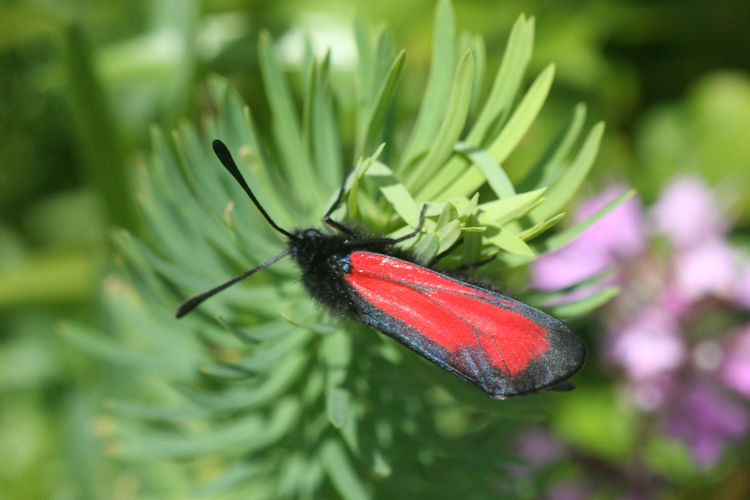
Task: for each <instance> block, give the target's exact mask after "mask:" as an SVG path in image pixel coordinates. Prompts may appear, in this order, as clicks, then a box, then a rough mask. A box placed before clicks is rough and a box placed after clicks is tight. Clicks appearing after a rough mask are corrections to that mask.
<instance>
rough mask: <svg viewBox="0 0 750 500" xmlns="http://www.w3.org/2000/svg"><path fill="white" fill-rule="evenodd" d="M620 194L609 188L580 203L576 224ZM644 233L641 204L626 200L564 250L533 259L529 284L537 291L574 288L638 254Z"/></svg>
mask: <svg viewBox="0 0 750 500" xmlns="http://www.w3.org/2000/svg"><path fill="white" fill-rule="evenodd" d="M623 191H624V188H622V187H610V188H608V189H606V190H605V191H604V192H603V193H602V194H600V195H598V196H596V197H594V198H591V199H589V200H587V201H584V202H583V204H582V205H581V206H580V208H579V209H578V211H577V214H576V217H575V219H576V221H582V220H585V219H587V218H588V217H590V216H591V215H593V214H594V213H595V212H596V211H598V210H599V209H601V208H602V207H603V206H604V205H606V204H607V203H609V202H611V201H612V200H613V199H615V198H616V197H617V196H619V195H620V194H622V192H623ZM645 231H646V224H645V221H644V217H643V210H642V208H641V202H640V200H639V199H638V198H630V199H629V200H627V201H626V202H625V203H623V204H621V205H620V206H618V207H617V208H615V209H614V210H613V211H612V212H610V213H609V214H607V215H606V216H605V217H603V218H602V219H601V220H599V221H598V222H596V223H595V224H593V225H592V226H591V227H589V228H588V229H587V230H586V231H584V232H583V234H581V235H580V236H579V237H578V238H576V239H575V240H574V241H572V242H571V243H569V244H568V245H566V246H565V247H563V248H561V249H560V250H557V251H555V252H550V253H546V254H544V255H542V256H541V257H540V258H539V259H537V261H536V262H535V263H534V265H533V266H532V269H531V284H532V286H533V287H534V288H537V289H540V290H558V289H560V288H565V287H568V286H571V285H575V284H576V283H578V282H580V281H583V280H585V279H587V278H590V277H592V276H594V275H596V274H597V273H599V272H602V271H604V270H605V269H607V268H608V267H610V266H611V265H612V264H614V263H615V262H618V261H619V260H621V259H622V258H623V257H628V256H632V255H635V254H638V253H640V252H642V251H643V249H644V248H645V245H646V233H645ZM594 291H595V290H594Z"/></svg>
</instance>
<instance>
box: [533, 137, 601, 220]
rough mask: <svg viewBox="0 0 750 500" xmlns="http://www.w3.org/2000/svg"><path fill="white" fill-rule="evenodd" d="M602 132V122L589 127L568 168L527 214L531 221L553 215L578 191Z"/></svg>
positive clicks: (589, 167) (594, 156)
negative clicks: (586, 135)
mask: <svg viewBox="0 0 750 500" xmlns="http://www.w3.org/2000/svg"><path fill="white" fill-rule="evenodd" d="M603 133H604V124H603V123H598V124H596V125H595V126H594V127H593V128H592V129H591V132H589V135H588V137H586V141H585V142H584V143H583V146H582V147H581V150H580V151H579V152H578V155H577V156H576V158H575V160H573V163H572V165H571V166H570V168H568V170H567V171H566V172H565V173H564V174H563V175H562V176H561V177H560V178H559V179H558V181H557V182H555V184H554V185H552V186H551V187H550V188H549V191H547V196H546V200H545V201H544V203H542V204H541V205H539V206H538V207H537V208H536V209H534V210H532V211H531V213H530V214H529V216H530V217H531V219H532V220H533V221H535V222H539V221H541V220H543V219H547V218H549V217H551V216H553V215H555V213H556V212H558V211H559V210H560V209H561V208H563V207H564V206H565V205H566V204H567V203H568V202H569V201H570V199H571V198H572V197H573V195H574V194H575V193H576V191H578V188H579V187H580V186H581V183H583V180H584V179H585V178H586V175H587V174H588V173H589V170H590V169H591V166H592V165H593V164H594V159H595V158H596V153H597V151H598V150H599V142H600V141H601V139H602V134H603Z"/></svg>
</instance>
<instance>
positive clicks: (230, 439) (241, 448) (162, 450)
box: [117, 398, 299, 459]
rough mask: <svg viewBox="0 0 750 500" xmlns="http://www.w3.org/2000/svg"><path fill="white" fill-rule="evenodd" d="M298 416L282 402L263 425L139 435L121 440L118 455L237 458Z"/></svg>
mask: <svg viewBox="0 0 750 500" xmlns="http://www.w3.org/2000/svg"><path fill="white" fill-rule="evenodd" d="M298 415H299V405H298V403H296V402H294V401H293V400H292V399H291V398H285V399H284V400H282V401H281V402H280V403H279V404H278V405H277V406H276V408H275V410H274V412H273V413H272V414H271V415H270V416H269V417H268V419H267V421H265V422H264V421H263V419H262V418H261V417H259V416H257V415H250V416H246V417H243V418H241V419H235V420H234V421H230V422H225V423H224V424H223V425H221V426H216V427H214V428H213V429H212V430H211V431H209V432H205V433H203V434H197V435H193V436H188V435H186V434H185V433H175V432H172V433H169V432H167V431H162V432H151V433H139V434H136V435H132V436H127V439H123V440H122V442H121V444H120V449H119V452H118V453H117V455H118V456H119V457H122V458H128V459H146V458H189V457H194V456H199V455H204V454H208V453H214V452H217V451H221V452H222V453H223V454H237V453H243V452H249V451H252V450H259V449H262V448H265V447H267V446H269V445H271V444H273V443H274V442H276V441H277V440H278V439H279V438H280V437H281V436H282V435H283V433H284V432H285V431H286V430H287V429H288V428H289V427H290V426H291V425H292V424H293V423H294V422H295V421H296V419H297V416H298ZM238 420H239V421H238Z"/></svg>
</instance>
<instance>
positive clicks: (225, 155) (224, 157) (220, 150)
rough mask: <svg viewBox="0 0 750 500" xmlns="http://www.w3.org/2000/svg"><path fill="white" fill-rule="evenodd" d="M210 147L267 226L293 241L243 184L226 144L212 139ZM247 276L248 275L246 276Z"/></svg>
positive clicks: (287, 232)
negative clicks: (265, 221) (269, 225)
mask: <svg viewBox="0 0 750 500" xmlns="http://www.w3.org/2000/svg"><path fill="white" fill-rule="evenodd" d="M211 145H212V146H213V148H214V153H216V156H217V157H218V158H219V161H220V162H221V164H222V165H224V168H226V169H227V170H228V171H229V173H230V174H232V177H234V180H236V181H237V183H238V184H239V185H240V186H241V187H242V189H244V190H245V192H246V193H247V195H248V196H249V197H250V200H252V202H253V204H254V205H255V207H256V208H257V209H258V211H259V212H260V214H261V215H262V216H263V217H264V218H265V219H266V220H267V221H268V223H269V224H271V227H272V228H274V229H275V230H276V231H278V232H280V233H281V234H283V235H284V236H286V237H288V238H291V239H295V238H296V237H295V236H294V235H293V234H292V233H290V232H289V231H286V230H284V229H282V228H280V227H279V225H278V224H276V223H275V222H274V221H273V219H272V218H271V216H270V215H268V213H267V212H266V211H265V209H264V208H263V207H262V206H261V204H260V202H259V201H258V198H256V197H255V195H254V194H253V192H252V190H251V189H250V186H248V185H247V182H245V178H244V177H242V174H241V173H240V169H239V168H237V164H236V163H235V162H234V158H232V153H230V152H229V148H227V146H226V144H224V143H223V142H221V141H220V140H219V139H214V141H213V142H212V143H211ZM248 276H249V275H248Z"/></svg>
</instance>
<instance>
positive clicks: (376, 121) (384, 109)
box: [354, 50, 406, 158]
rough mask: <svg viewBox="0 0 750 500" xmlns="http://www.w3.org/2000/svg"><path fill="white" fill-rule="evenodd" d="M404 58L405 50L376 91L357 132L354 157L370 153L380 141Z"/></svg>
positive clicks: (397, 57)
mask: <svg viewBox="0 0 750 500" xmlns="http://www.w3.org/2000/svg"><path fill="white" fill-rule="evenodd" d="M405 60H406V52H405V51H403V50H402V51H401V52H400V53H399V54H398V56H396V59H395V60H394V61H393V64H392V65H391V67H390V69H389V70H388V74H387V75H386V77H385V80H384V81H383V84H382V85H381V87H380V90H379V91H378V94H377V97H376V98H375V102H374V103H373V105H372V107H371V108H370V111H369V113H368V115H367V116H368V117H367V120H365V122H364V126H363V128H362V130H360V131H359V133H358V134H357V144H356V147H355V155H354V156H355V158H358V157H360V156H363V155H366V154H371V152H374V151H375V149H376V148H377V147H378V146H379V145H380V144H381V142H382V132H383V124H384V122H385V117H386V114H387V113H388V110H389V109H390V107H391V103H392V102H393V97H394V95H395V93H396V85H397V83H398V79H399V77H400V76H401V71H402V70H403V68H404V61H405Z"/></svg>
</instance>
